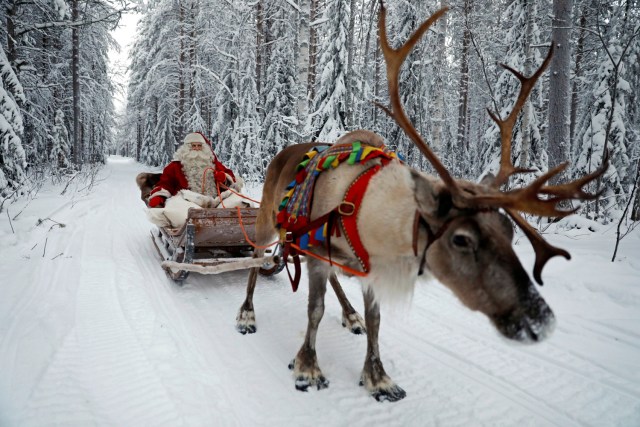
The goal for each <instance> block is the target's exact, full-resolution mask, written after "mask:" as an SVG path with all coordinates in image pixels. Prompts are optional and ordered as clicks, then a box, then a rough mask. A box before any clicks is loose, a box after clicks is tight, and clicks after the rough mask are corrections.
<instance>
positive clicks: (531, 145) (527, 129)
mask: <svg viewBox="0 0 640 427" xmlns="http://www.w3.org/2000/svg"><path fill="white" fill-rule="evenodd" d="M537 7H538V6H537V5H536V3H535V2H528V1H525V0H515V1H513V2H512V3H511V4H509V5H508V6H507V8H506V10H505V12H504V17H503V22H505V23H507V25H508V28H507V32H506V34H505V37H504V43H503V46H505V47H506V52H505V54H504V57H503V58H502V60H501V62H502V63H504V64H505V65H508V66H510V67H511V68H513V69H515V70H518V71H520V72H521V73H522V74H524V75H525V76H530V75H531V74H533V72H534V71H535V70H536V69H537V68H538V67H539V66H540V64H541V63H542V61H543V59H544V56H543V55H544V54H546V51H543V52H541V51H540V50H539V49H536V48H534V47H533V46H535V45H539V44H540V41H541V38H542V34H541V30H540V29H539V27H538V24H537V21H536V18H537ZM541 53H542V55H541ZM543 83H544V82H543V80H542V79H540V80H538V83H537V85H536V87H535V88H534V89H533V91H532V92H531V94H530V95H529V99H528V100H527V103H526V105H525V106H524V108H523V110H522V113H521V114H520V116H519V118H518V121H517V123H516V126H515V127H514V131H513V138H512V139H513V142H512V161H513V164H514V165H516V166H518V167H523V168H527V169H533V170H535V171H536V172H535V173H534V176H535V175H539V174H540V173H541V172H544V171H546V170H547V162H548V156H547V152H546V148H545V143H544V141H543V139H542V135H541V132H540V128H541V122H542V118H543V117H544V115H543V114H542V112H541V111H540V110H541V105H540V103H539V100H540V94H541V93H542V85H543ZM519 90H520V82H519V81H518V79H516V78H515V77H514V76H513V74H512V73H511V72H510V71H508V70H505V69H501V72H500V75H499V77H498V81H497V83H496V85H495V90H494V92H493V96H494V99H493V105H494V106H496V107H497V108H498V111H497V115H498V116H499V117H501V118H505V117H507V115H508V114H509V113H510V112H511V109H512V108H513V104H514V103H515V101H516V98H517V96H518V92H519ZM491 108H492V109H493V107H491ZM499 153H500V134H499V129H498V127H497V126H496V125H495V124H493V122H491V125H490V126H489V127H488V128H487V130H486V132H485V134H484V136H483V137H482V144H481V160H482V170H483V173H482V174H483V175H484V174H485V173H487V172H493V173H495V172H496V171H497V170H498V167H499V159H500V154H499ZM532 177H533V176H532V175H528V176H526V175H519V176H516V177H515V178H514V180H513V183H514V184H515V185H520V184H521V183H522V182H520V181H522V180H530V179H532Z"/></svg>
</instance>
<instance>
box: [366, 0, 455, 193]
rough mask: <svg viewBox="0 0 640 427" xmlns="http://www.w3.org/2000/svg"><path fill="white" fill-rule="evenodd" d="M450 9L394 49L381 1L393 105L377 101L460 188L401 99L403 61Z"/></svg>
mask: <svg viewBox="0 0 640 427" xmlns="http://www.w3.org/2000/svg"><path fill="white" fill-rule="evenodd" d="M447 10H449V8H448V7H443V8H442V9H440V10H439V11H437V12H436V13H434V14H433V15H431V17H429V19H427V20H426V21H424V22H423V23H422V25H420V27H418V29H417V30H416V31H415V32H414V33H413V35H411V37H410V38H409V40H407V42H406V43H405V44H403V45H402V46H400V47H399V48H398V49H393V48H392V47H391V46H390V45H389V40H388V39H387V28H386V17H387V10H386V8H385V7H384V2H382V1H380V16H379V19H378V30H379V31H380V47H381V48H382V53H383V55H384V60H385V62H386V64H387V81H388V84H389V98H390V100H391V109H389V108H387V107H385V106H383V105H381V104H378V103H376V105H378V106H379V107H380V108H382V109H383V110H384V111H385V112H386V113H387V114H388V115H389V116H390V117H391V118H392V119H394V120H395V121H396V123H398V125H400V127H401V128H402V129H403V130H404V131H405V133H406V134H407V136H408V137H409V138H410V139H411V140H412V141H413V143H414V144H416V146H417V147H418V148H419V149H420V151H422V154H424V155H425V157H426V158H427V160H429V162H430V163H431V164H432V165H433V167H434V168H435V170H436V172H438V175H440V178H442V180H443V181H444V182H445V184H447V186H448V187H450V188H457V184H456V182H455V180H454V179H453V177H451V175H450V174H449V171H448V170H447V168H445V167H444V165H443V164H442V162H440V159H438V156H436V155H435V153H434V152H433V151H431V148H429V146H428V145H427V143H426V142H425V141H424V139H422V136H420V134H419V133H418V131H417V130H416V128H415V127H414V126H413V125H412V124H411V121H410V120H409V117H408V116H407V113H405V111H404V107H403V106H402V101H401V100H400V94H399V83H398V81H399V77H400V67H401V66H402V63H403V62H404V60H405V59H406V58H407V55H409V52H411V50H412V49H413V48H414V46H415V45H416V44H417V43H418V41H420V38H421V37H422V35H423V34H424V33H425V32H426V31H427V30H428V29H429V27H430V26H431V25H432V24H433V23H434V22H436V21H437V20H438V19H439V18H440V17H441V16H442V15H444V13H445V12H446V11H447Z"/></svg>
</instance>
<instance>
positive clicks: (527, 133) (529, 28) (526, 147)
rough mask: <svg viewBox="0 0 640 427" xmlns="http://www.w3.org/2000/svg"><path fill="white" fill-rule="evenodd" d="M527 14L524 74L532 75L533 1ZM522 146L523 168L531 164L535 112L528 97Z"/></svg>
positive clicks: (524, 114) (524, 112) (524, 115)
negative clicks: (532, 129) (532, 125)
mask: <svg viewBox="0 0 640 427" xmlns="http://www.w3.org/2000/svg"><path fill="white" fill-rule="evenodd" d="M526 8H527V12H526V13H527V16H526V23H527V24H526V27H525V36H524V49H525V50H524V52H525V53H524V56H525V58H526V59H525V61H524V70H523V72H524V75H525V76H529V75H531V69H532V66H531V62H532V61H531V57H532V54H531V41H532V38H533V34H532V33H533V19H534V16H533V15H534V10H533V2H531V1H530V2H527V5H526ZM522 113H523V114H522V147H521V150H520V153H519V155H520V166H522V167H523V168H528V167H529V166H530V161H531V160H530V158H529V156H530V154H531V115H532V114H533V107H532V105H531V100H530V99H527V100H526V102H525V104H524V107H523V111H522Z"/></svg>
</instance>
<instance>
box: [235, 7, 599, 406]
mask: <svg viewBox="0 0 640 427" xmlns="http://www.w3.org/2000/svg"><path fill="white" fill-rule="evenodd" d="M445 11H446V8H444V9H441V10H439V11H438V12H436V13H435V14H433V15H432V16H431V17H430V18H429V19H427V20H426V21H425V22H423V23H422V24H421V25H420V27H419V28H418V29H417V30H416V32H415V33H414V34H413V35H412V36H411V37H410V38H409V40H408V41H407V42H406V43H405V44H404V45H402V46H401V47H400V48H398V49H393V48H391V47H390V46H389V43H388V40H387V34H386V26H385V18H386V10H385V8H384V5H383V6H382V7H381V9H380V13H379V22H378V25H379V35H380V41H381V46H382V51H383V54H384V58H385V62H386V65H387V80H388V85H389V97H390V103H391V106H390V107H389V108H387V107H383V106H381V107H382V108H383V109H384V110H385V111H386V112H387V114H388V115H389V116H391V117H392V118H393V119H394V120H395V121H396V122H397V124H398V125H399V126H400V127H401V128H402V129H403V130H404V132H405V133H406V134H407V135H408V136H409V138H410V139H411V140H412V141H413V142H414V143H415V144H416V146H417V147H418V148H419V149H420V150H421V152H422V153H423V154H424V155H425V156H426V158H427V159H428V160H429V162H430V163H431V164H432V165H433V167H434V169H435V170H436V172H437V175H438V176H437V177H436V176H432V175H428V174H426V173H423V172H420V171H417V170H414V169H412V168H411V167H409V166H407V165H405V164H403V163H401V162H400V161H398V160H393V161H390V162H389V163H388V164H386V165H384V166H383V167H381V168H379V171H378V172H377V173H376V174H375V175H374V176H373V177H372V178H371V180H370V183H369V185H368V187H367V188H366V192H365V193H364V195H363V197H362V201H361V204H360V206H359V209H358V214H357V230H358V233H359V236H360V239H361V241H362V245H363V246H364V248H365V249H366V251H367V252H368V256H369V260H370V269H369V271H368V274H367V275H366V276H364V277H362V278H361V279H360V281H361V284H362V288H363V295H364V305H365V313H364V315H365V326H366V332H367V354H366V358H365V362H364V367H363V370H362V375H361V379H360V385H363V386H364V387H365V388H366V390H367V391H368V392H369V393H370V394H371V395H372V396H373V397H374V398H375V399H377V400H378V401H383V400H388V401H397V400H400V399H402V398H404V397H405V395H406V393H405V391H404V390H403V389H402V388H400V387H399V386H398V385H397V384H396V383H395V382H394V381H393V380H392V379H391V378H390V377H389V376H388V375H387V373H386V372H385V370H384V367H383V364H382V360H381V357H380V351H379V348H378V331H379V327H380V302H381V301H383V300H385V299H388V298H390V297H394V296H395V297H398V296H401V295H407V294H410V293H411V292H412V291H413V288H414V285H415V282H416V279H417V277H418V275H419V274H420V273H421V272H422V271H423V270H425V271H428V272H429V273H430V274H431V275H433V276H435V278H436V279H437V280H438V281H439V282H440V283H442V284H443V285H445V286H446V287H448V288H449V289H451V291H453V293H454V294H455V295H456V296H457V297H458V298H459V299H460V301H461V302H462V303H463V304H464V305H465V306H466V307H468V308H469V309H471V310H476V311H480V312H482V313H484V314H485V315H486V316H487V317H488V318H489V320H490V321H491V323H492V324H493V325H494V327H495V328H496V329H497V330H498V331H499V332H500V333H501V334H502V335H503V336H505V337H507V338H509V339H513V340H516V341H521V342H538V341H541V340H543V339H545V338H546V337H547V336H548V335H549V334H550V333H551V332H552V330H553V328H554V324H555V318H554V315H553V312H552V311H551V308H549V306H548V305H547V303H546V302H545V301H544V299H543V298H542V296H540V294H539V293H538V291H537V290H536V288H535V287H534V284H533V283H532V281H531V280H530V278H529V275H528V274H527V272H526V271H525V270H524V268H523V266H522V264H521V263H520V261H519V259H518V257H517V256H516V254H515V252H514V250H513V247H512V239H513V233H514V232H513V227H512V223H511V221H510V220H509V218H511V219H512V220H513V221H514V222H515V224H516V225H518V226H519V227H520V228H521V229H522V230H523V232H524V233H525V235H526V236H527V237H528V238H529V240H530V241H531V243H532V245H533V248H534V250H535V253H536V261H535V266H534V278H535V279H536V281H537V282H538V283H539V284H540V285H542V278H541V273H542V269H543V267H544V265H545V264H546V262H547V261H548V260H549V259H550V258H551V257H553V256H557V255H560V256H564V257H565V258H567V259H569V258H570V255H569V253H568V252H566V251H565V250H563V249H560V248H556V247H554V246H552V245H550V244H549V243H547V242H546V241H545V240H544V239H543V238H542V237H541V236H540V235H539V234H538V233H537V232H536V231H535V230H534V229H533V227H531V226H530V225H529V224H528V223H527V221H526V220H525V219H524V218H523V216H522V214H532V215H537V216H543V217H564V216H567V215H569V214H571V213H573V212H574V211H575V210H565V209H563V208H562V207H561V203H562V202H567V201H571V200H577V201H583V200H590V199H594V198H596V197H597V195H592V194H588V193H586V192H585V191H583V189H582V188H583V187H584V186H585V185H587V184H589V183H591V182H592V181H593V180H594V179H597V178H598V177H599V176H601V175H602V174H603V173H604V171H605V170H606V161H605V162H603V165H602V167H601V168H600V169H598V170H597V171H595V172H594V173H592V174H589V175H587V176H584V177H582V178H580V179H577V180H575V181H571V182H568V183H565V184H560V185H549V184H547V182H548V181H549V179H551V178H552V177H555V176H556V175H558V174H559V173H560V172H561V171H562V170H564V169H565V168H566V167H567V165H566V164H563V165H560V166H558V167H556V168H554V169H552V170H550V171H548V172H547V173H545V174H543V175H542V176H540V177H539V178H537V179H535V180H534V181H533V182H531V183H530V184H529V185H527V186H525V187H522V188H516V189H512V190H509V191H506V190H505V191H501V189H500V187H501V186H503V185H504V184H506V183H507V181H508V179H509V177H510V176H512V175H514V174H516V173H522V172H526V171H525V170H523V169H521V168H517V167H515V166H514V165H513V164H512V161H511V139H512V131H513V127H514V125H515V122H516V118H517V116H518V114H519V112H520V110H521V109H522V107H523V105H524V104H525V102H526V99H527V98H528V96H529V94H530V92H531V90H532V88H533V87H534V85H535V83H536V81H537V80H538V79H539V77H540V76H541V75H542V73H543V71H544V70H545V68H546V67H547V65H548V64H549V61H550V59H551V55H552V52H553V48H551V49H550V51H549V54H548V55H547V57H546V59H545V60H544V62H543V63H542V65H541V66H540V68H539V69H538V70H537V71H536V72H535V73H534V74H533V75H532V76H531V77H525V76H523V75H522V74H520V73H519V72H517V71H516V70H513V69H511V68H509V67H507V66H504V67H505V68H506V69H508V70H509V71H510V72H511V73H512V74H513V75H514V76H515V77H516V78H517V79H518V80H519V81H520V83H521V87H520V92H519V94H518V97H517V100H516V102H515V104H514V107H513V110H512V111H511V113H510V114H509V116H508V117H507V118H506V119H504V120H503V119H501V118H499V117H498V116H497V115H496V114H493V113H491V112H489V114H490V116H491V118H492V119H493V120H494V121H495V122H496V124H497V125H498V127H499V129H500V135H501V144H502V149H501V161H500V170H499V172H498V173H497V175H496V176H495V177H491V178H489V179H485V180H483V181H482V182H481V183H473V182H470V181H466V180H462V179H454V178H453V177H452V176H451V175H450V174H449V172H448V171H447V169H446V168H445V167H444V166H443V164H442V163H441V162H440V160H439V159H438V158H437V156H436V155H435V154H434V153H433V152H432V150H431V149H430V148H429V147H428V146H427V144H426V143H425V142H424V140H423V138H422V137H421V136H420V134H419V133H418V131H417V130H416V129H415V128H414V126H413V125H412V124H411V122H410V121H409V119H408V117H407V115H406V113H405V111H404V108H403V106H402V103H401V100H400V94H399V85H398V75H399V72H400V67H401V65H402V63H403V62H404V60H405V58H406V57H407V55H408V54H409V52H410V51H411V50H412V48H413V47H414V46H415V45H416V43H417V42H418V41H419V40H420V38H421V37H422V35H423V34H424V33H425V32H426V31H427V29H428V28H429V27H430V26H431V25H432V24H433V23H434V22H435V21H436V20H437V19H439V18H440V17H441V16H442V15H443V14H444V13H445ZM311 146H312V144H300V145H294V146H290V147H287V148H285V149H284V150H283V151H281V152H280V153H279V154H278V155H277V156H276V157H275V158H274V159H273V161H272V162H271V164H270V165H269V168H268V170H267V176H266V180H265V184H264V190H263V196H262V206H261V208H260V212H259V217H258V219H257V224H256V228H257V237H258V241H259V243H260V244H264V243H267V242H268V241H270V239H272V238H273V237H274V236H275V235H276V234H277V230H276V228H275V218H276V214H277V213H278V205H279V203H280V201H281V200H282V197H283V195H284V189H285V187H286V185H287V184H288V183H289V182H291V181H292V180H293V178H294V176H295V166H296V165H297V164H298V162H299V161H300V158H301V156H302V155H303V153H305V152H306V151H308V149H309V148H310V147H311ZM376 165H380V161H378V160H372V161H371V162H369V164H360V165H340V166H338V167H336V168H335V169H332V170H329V171H326V172H323V173H322V174H321V175H320V176H319V177H318V179H317V182H316V190H315V195H314V198H313V204H312V213H311V218H317V217H320V216H322V215H323V214H324V213H325V212H329V211H331V210H332V209H334V207H336V206H338V205H340V204H341V203H342V202H343V197H344V194H345V192H346V191H347V189H348V188H349V187H350V185H351V183H352V182H353V181H354V180H355V179H356V178H357V177H358V176H359V175H360V174H361V173H363V171H365V170H367V169H368V168H372V167H374V166H376ZM343 231H344V230H343ZM311 252H313V253H314V254H316V255H322V256H325V257H326V256H330V257H331V259H332V260H333V261H335V262H337V263H341V264H343V265H344V266H347V267H349V268H351V269H358V268H360V265H361V263H360V262H359V260H358V259H357V257H356V256H355V255H354V253H353V251H352V250H351V247H350V245H349V244H348V242H347V241H346V239H345V238H344V233H343V234H342V237H333V238H332V240H331V241H330V242H329V243H328V244H327V245H325V246H318V247H313V248H311ZM335 271H336V268H335V266H334V265H330V264H328V263H325V262H323V261H319V260H316V259H315V258H309V259H308V276H309V301H308V326H307V332H306V336H305V339H304V342H303V344H302V346H301V348H300V350H299V351H298V353H297V355H296V357H295V359H294V360H293V362H292V363H291V365H290V366H289V367H290V369H293V371H294V376H295V386H296V388H297V389H299V390H303V391H306V390H307V389H308V388H309V387H311V386H315V387H317V388H318V389H322V388H326V387H328V384H329V383H328V381H327V380H326V378H325V377H324V375H323V374H322V371H321V370H320V367H319V366H318V362H317V357H316V333H317V330H318V325H319V323H320V321H321V319H322V316H323V313H324V295H325V291H326V282H327V278H329V280H330V281H331V284H332V285H333V286H334V288H336V287H339V284H338V282H337V279H336V277H335ZM255 282H256V271H255V269H254V271H252V272H251V274H250V276H249V282H248V286H247V299H246V300H245V302H244V304H243V305H242V306H241V308H240V312H239V314H238V318H237V322H238V328H239V329H242V328H246V327H247V325H248V324H249V323H250V321H255V318H254V313H253V304H252V298H253V291H254V288H255Z"/></svg>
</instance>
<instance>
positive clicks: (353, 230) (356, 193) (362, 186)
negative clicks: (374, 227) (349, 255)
mask: <svg viewBox="0 0 640 427" xmlns="http://www.w3.org/2000/svg"><path fill="white" fill-rule="evenodd" d="M381 168H382V166H380V165H375V166H373V167H370V168H369V169H367V170H366V171H364V172H363V173H361V174H360V176H358V177H357V178H356V179H355V181H353V182H352V183H351V186H350V187H349V189H347V193H346V194H345V196H344V200H343V202H342V204H341V205H340V208H341V210H339V211H338V213H339V214H340V222H341V223H342V228H343V229H344V237H345V238H346V239H347V242H349V246H351V250H352V251H353V254H354V255H355V256H356V258H358V261H359V262H360V265H361V266H362V271H364V272H365V273H368V272H369V270H370V267H371V266H370V265H369V252H367V250H366V249H365V248H364V245H363V244H362V241H361V240H360V233H358V223H357V219H358V212H359V211H360V203H361V202H362V198H363V197H364V193H365V192H366V191H367V187H368V186H369V181H371V178H372V177H373V175H375V174H376V173H377V172H378V171H379V170H380V169H381ZM344 207H351V208H352V210H351V212H345V211H344Z"/></svg>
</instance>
